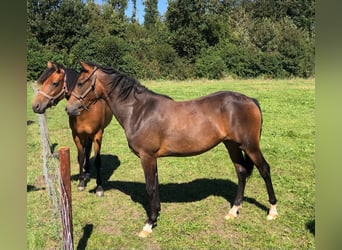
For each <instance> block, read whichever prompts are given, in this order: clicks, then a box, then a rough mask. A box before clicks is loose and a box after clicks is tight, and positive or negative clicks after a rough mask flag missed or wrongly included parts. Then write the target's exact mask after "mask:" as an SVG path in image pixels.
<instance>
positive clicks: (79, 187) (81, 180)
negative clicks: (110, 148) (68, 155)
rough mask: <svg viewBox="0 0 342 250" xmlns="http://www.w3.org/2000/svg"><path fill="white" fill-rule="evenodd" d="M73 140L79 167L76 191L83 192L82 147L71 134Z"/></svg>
mask: <svg viewBox="0 0 342 250" xmlns="http://www.w3.org/2000/svg"><path fill="white" fill-rule="evenodd" d="M73 139H74V142H75V145H76V148H77V162H78V166H79V176H78V179H79V183H78V186H77V189H78V191H83V190H84V189H85V178H84V172H83V165H84V159H85V151H84V146H83V144H82V143H81V140H80V138H79V137H78V136H77V135H76V134H74V133H73Z"/></svg>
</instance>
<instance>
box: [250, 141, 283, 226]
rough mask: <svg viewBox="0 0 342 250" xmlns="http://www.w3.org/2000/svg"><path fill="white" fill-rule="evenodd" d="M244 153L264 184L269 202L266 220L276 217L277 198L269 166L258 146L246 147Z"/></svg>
mask: <svg viewBox="0 0 342 250" xmlns="http://www.w3.org/2000/svg"><path fill="white" fill-rule="evenodd" d="M246 153H247V154H248V155H249V157H250V158H251V159H252V161H253V162H254V164H255V166H256V167H257V168H258V170H259V173H260V175H261V176H262V178H263V179H264V181H265V184H266V189H267V193H268V198H269V202H270V203H271V208H270V210H269V213H268V215H267V220H273V219H276V218H277V217H278V212H277V208H276V203H277V198H276V196H275V193H274V189H273V185H272V180H271V171H270V166H269V164H268V163H267V161H266V160H265V158H264V156H263V155H262V153H261V151H260V149H259V147H255V148H254V149H253V148H252V149H251V148H249V149H246Z"/></svg>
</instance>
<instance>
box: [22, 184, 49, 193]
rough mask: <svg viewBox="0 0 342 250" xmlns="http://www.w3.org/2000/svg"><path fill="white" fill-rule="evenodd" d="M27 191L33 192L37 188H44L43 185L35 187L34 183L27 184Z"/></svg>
mask: <svg viewBox="0 0 342 250" xmlns="http://www.w3.org/2000/svg"><path fill="white" fill-rule="evenodd" d="M26 186H27V192H33V191H38V190H45V187H36V186H34V185H30V184H27V185H26Z"/></svg>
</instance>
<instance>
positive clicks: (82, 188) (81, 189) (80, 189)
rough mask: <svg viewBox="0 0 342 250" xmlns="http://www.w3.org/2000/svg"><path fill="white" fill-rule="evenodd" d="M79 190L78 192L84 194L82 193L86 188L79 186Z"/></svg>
mask: <svg viewBox="0 0 342 250" xmlns="http://www.w3.org/2000/svg"><path fill="white" fill-rule="evenodd" d="M77 190H78V191H80V192H82V191H84V190H85V187H82V186H78V187H77Z"/></svg>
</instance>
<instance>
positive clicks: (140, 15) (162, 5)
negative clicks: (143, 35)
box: [95, 0, 167, 24]
mask: <svg viewBox="0 0 342 250" xmlns="http://www.w3.org/2000/svg"><path fill="white" fill-rule="evenodd" d="M95 2H98V3H100V4H101V3H102V2H103V0H95ZM144 7H145V6H144V5H143V0H137V19H138V21H139V23H140V24H142V23H143V22H144ZM166 10H167V0H158V11H159V14H160V15H164V14H165V12H166ZM132 11H133V3H132V1H130V0H128V7H127V10H126V16H128V17H131V16H132Z"/></svg>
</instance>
